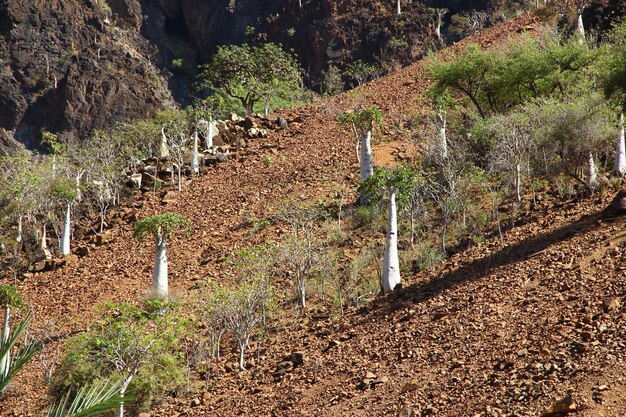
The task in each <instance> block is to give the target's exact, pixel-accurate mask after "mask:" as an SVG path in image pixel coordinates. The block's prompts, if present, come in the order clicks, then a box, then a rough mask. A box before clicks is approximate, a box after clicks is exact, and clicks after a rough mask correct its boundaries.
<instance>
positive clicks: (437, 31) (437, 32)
mask: <svg viewBox="0 0 626 417" xmlns="http://www.w3.org/2000/svg"><path fill="white" fill-rule="evenodd" d="M442 17H443V12H442V11H441V10H437V25H436V26H435V36H437V40H438V41H439V42H441V40H442V39H441V18H442Z"/></svg>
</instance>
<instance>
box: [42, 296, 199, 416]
mask: <svg viewBox="0 0 626 417" xmlns="http://www.w3.org/2000/svg"><path fill="white" fill-rule="evenodd" d="M101 308H102V310H103V313H102V317H101V319H100V320H99V321H98V322H97V323H96V324H95V325H94V326H93V328H92V329H91V330H90V331H88V332H86V333H82V334H80V335H78V336H75V337H73V338H72V339H70V340H69V341H68V343H67V349H66V353H65V357H64V358H63V360H62V362H61V364H60V366H59V367H58V369H57V370H56V371H55V374H54V375H53V378H52V384H51V386H50V393H51V394H52V395H53V396H54V397H55V398H56V399H60V398H61V397H62V395H64V394H65V393H66V392H68V391H70V390H71V391H73V392H76V391H77V389H78V388H79V387H82V386H85V385H88V384H89V383H90V382H91V381H92V380H93V379H94V378H105V379H109V378H114V379H121V380H122V381H124V380H130V385H129V386H128V392H132V393H133V394H134V396H135V398H136V404H135V405H134V406H135V407H137V408H138V409H141V408H144V407H147V406H149V405H150V404H151V403H152V401H154V399H155V398H157V397H158V396H161V395H163V394H165V393H171V392H176V391H179V390H181V389H182V388H183V387H184V385H185V365H184V362H183V359H184V352H183V351H182V350H181V347H180V341H181V339H182V338H183V337H184V335H185V334H186V332H187V330H188V324H187V323H186V322H184V321H182V320H180V319H179V318H177V317H176V316H175V314H174V313H175V311H174V310H173V306H172V305H171V304H167V303H161V304H160V305H159V306H155V305H152V306H150V308H147V309H141V308H139V307H136V306H134V305H131V304H129V303H122V304H113V303H108V304H105V305H104V306H103V307H101ZM134 367H136V371H135V370H134Z"/></svg>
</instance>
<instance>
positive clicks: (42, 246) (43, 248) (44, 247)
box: [39, 223, 52, 259]
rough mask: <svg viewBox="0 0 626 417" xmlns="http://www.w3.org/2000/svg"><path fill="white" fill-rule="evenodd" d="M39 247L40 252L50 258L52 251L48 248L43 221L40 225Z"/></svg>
mask: <svg viewBox="0 0 626 417" xmlns="http://www.w3.org/2000/svg"><path fill="white" fill-rule="evenodd" d="M39 249H41V253H43V256H44V258H45V259H52V253H51V252H50V249H48V234H47V231H46V225H45V223H44V224H43V225H42V226H41V239H40V240H39Z"/></svg>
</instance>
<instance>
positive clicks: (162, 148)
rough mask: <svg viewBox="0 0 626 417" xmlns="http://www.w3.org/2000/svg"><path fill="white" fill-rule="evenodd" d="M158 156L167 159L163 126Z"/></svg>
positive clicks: (167, 150) (167, 153)
mask: <svg viewBox="0 0 626 417" xmlns="http://www.w3.org/2000/svg"><path fill="white" fill-rule="evenodd" d="M159 156H160V157H161V158H169V156H170V150H169V149H168V147H167V136H165V126H163V127H162V128H161V144H160V145H159Z"/></svg>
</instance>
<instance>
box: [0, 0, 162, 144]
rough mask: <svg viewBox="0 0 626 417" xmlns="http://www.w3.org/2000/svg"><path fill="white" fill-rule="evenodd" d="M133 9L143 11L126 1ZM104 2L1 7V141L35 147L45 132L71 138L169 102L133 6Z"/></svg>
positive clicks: (19, 2)
mask: <svg viewBox="0 0 626 417" xmlns="http://www.w3.org/2000/svg"><path fill="white" fill-rule="evenodd" d="M127 3H128V5H129V6H133V5H134V6H138V4H135V3H133V2H127ZM112 10H113V8H110V7H109V6H108V4H107V3H105V2H104V0H93V1H92V0H50V1H37V0H32V1H31V0H15V1H13V0H9V1H8V2H7V1H5V2H2V3H0V86H1V87H0V139H1V140H2V141H3V142H4V143H5V144H7V143H10V142H11V139H12V138H13V137H14V138H15V140H17V141H18V142H21V143H23V144H25V145H27V146H35V145H36V144H37V142H38V140H39V137H40V132H41V130H42V129H46V130H48V131H52V132H57V133H59V134H60V135H61V136H62V137H66V138H72V137H81V136H85V135H87V134H88V133H89V132H90V131H91V130H92V129H94V128H102V127H105V126H107V125H109V124H110V123H111V121H113V120H118V119H122V118H132V117H141V116H145V115H147V114H149V113H150V112H152V111H154V110H155V109H157V108H159V107H160V106H162V105H163V103H166V102H168V101H169V100H170V94H169V91H168V88H167V85H166V84H164V82H163V78H162V77H161V71H160V70H159V69H158V68H157V67H155V66H154V65H153V63H152V62H151V60H150V58H149V57H150V56H151V55H152V54H153V53H154V51H155V48H154V46H152V45H151V44H150V43H149V42H147V41H146V40H145V39H144V38H143V37H142V36H140V34H139V29H140V27H141V17H140V16H141V15H140V14H136V13H135V12H134V11H133V10H134V9H131V7H129V8H128V9H127V10H124V12H119V13H117V14H115V15H114V14H113V13H112Z"/></svg>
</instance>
